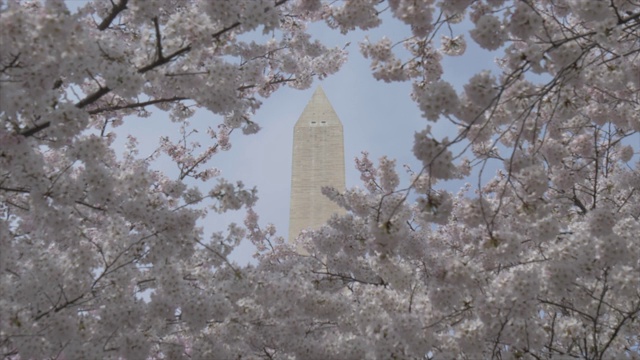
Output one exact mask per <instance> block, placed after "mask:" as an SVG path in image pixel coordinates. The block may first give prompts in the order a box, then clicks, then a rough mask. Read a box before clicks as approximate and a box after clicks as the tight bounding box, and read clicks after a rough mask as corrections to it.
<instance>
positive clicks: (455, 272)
mask: <svg viewBox="0 0 640 360" xmlns="http://www.w3.org/2000/svg"><path fill="white" fill-rule="evenodd" d="M0 9H1V10H0V11H1V12H0V30H1V34H2V36H1V37H0V38H1V40H2V44H1V46H2V52H0V86H1V89H0V90H1V91H0V104H1V108H0V122H1V125H2V126H0V199H1V202H0V204H1V205H0V210H1V211H2V212H1V214H2V221H1V222H0V249H1V250H2V251H1V252H0V271H2V277H1V278H0V309H1V311H0V351H2V355H3V357H4V358H9V359H30V358H67V359H75V358H83V359H90V358H97V359H103V358H131V359H134V358H135V359H138V358H166V359H180V358H201V359H208V358H221V359H239V358H267V359H290V358H298V359H315V358H318V359H324V358H345V359H361V358H371V359H373V358H381V359H394V358H395V359H425V358H434V359H448V358H456V359H458V358H467V359H477V358H533V359H554V358H560V357H565V358H567V357H568V358H588V359H609V358H634V357H638V344H640V338H639V337H638V334H640V321H639V319H638V317H639V316H640V282H639V281H638V279H640V250H639V247H638V241H639V240H638V234H640V193H639V191H638V188H639V186H638V184H640V172H639V170H638V162H637V156H636V152H637V151H638V147H640V146H639V145H638V143H637V139H638V137H637V135H638V131H639V130H640V117H639V116H638V114H639V113H640V105H639V100H640V99H639V92H638V88H639V87H640V70H639V69H640V56H639V53H640V45H639V40H640V6H639V5H638V4H636V3H635V2H633V1H630V0H629V1H628V0H611V1H604V0H603V1H599V0H593V1H590V0H564V1H551V0H538V1H503V0H476V1H472V0H452V1H442V2H439V3H436V2H435V1H433V0H421V1H409V0H389V1H387V2H383V1H377V0H371V1H366V0H365V1H356V0H346V1H343V2H328V3H322V2H321V1H319V0H318V1H313V0H290V1H286V0H282V1H274V0H239V1H205V0H202V1H195V0H194V1H175V0H162V1H134V0H129V1H127V0H119V1H115V0H114V1H113V2H95V3H90V4H87V5H86V6H84V7H81V8H80V9H79V10H78V12H75V13H71V12H69V11H68V10H67V9H66V6H65V4H64V2H63V1H54V0H50V1H45V2H43V3H41V2H24V3H14V2H9V3H8V4H3V3H2V2H0ZM384 14H389V15H390V16H389V17H391V18H393V20H394V21H399V22H400V23H402V24H405V25H406V26H407V27H408V28H410V30H411V32H412V36H411V37H410V38H407V39H397V40H396V41H392V40H391V39H383V40H381V41H380V42H375V43H371V42H367V41H363V42H362V43H361V47H360V50H361V52H362V53H363V54H364V55H365V56H366V57H367V58H369V59H371V67H372V72H373V76H374V77H376V78H377V79H379V80H383V81H385V82H393V81H408V82H411V83H412V86H413V94H412V96H413V99H414V100H415V102H416V104H417V106H418V107H419V108H420V109H421V111H422V112H423V115H424V118H425V119H426V121H430V122H435V121H444V122H450V123H452V124H453V125H455V126H456V127H457V128H458V129H459V130H458V133H457V134H455V136H453V135H452V136H451V138H444V139H436V138H434V137H433V136H432V135H431V132H430V127H429V126H428V125H427V126H426V127H425V129H424V130H422V131H419V132H417V133H416V134H415V138H414V139H413V141H414V148H413V152H414V155H415V157H416V158H417V159H418V160H419V161H421V163H422V167H421V168H418V169H410V170H409V175H410V177H411V180H410V182H409V183H408V184H406V185H401V181H400V177H399V175H398V173H397V170H396V163H395V161H394V160H392V159H388V158H386V157H383V158H381V159H380V160H379V162H378V164H377V165H374V163H373V161H371V160H370V159H369V158H368V156H367V154H366V153H364V154H363V156H362V157H361V158H359V159H357V160H356V167H357V169H358V171H359V172H360V173H361V178H362V181H363V183H364V189H360V188H355V189H349V190H347V191H344V192H339V191H336V190H335V189H328V188H327V189H324V192H325V194H326V195H327V196H329V197H330V198H332V199H333V200H334V201H336V202H337V203H338V204H340V205H341V206H343V207H344V208H345V209H346V210H347V211H346V214H345V215H343V216H336V217H334V218H332V219H331V220H330V221H329V222H328V223H327V225H326V226H324V227H323V228H321V229H319V230H317V231H309V232H303V233H302V234H301V235H300V236H299V238H298V239H297V240H296V241H297V242H298V244H299V245H300V246H304V247H305V248H306V251H307V254H298V253H296V252H295V251H293V249H294V248H295V246H292V245H288V244H285V242H284V241H283V239H282V238H280V237H278V236H277V233H276V232H275V229H274V227H273V226H270V225H269V226H266V227H261V226H260V225H259V220H258V215H257V214H255V213H254V212H253V210H251V206H252V205H253V204H254V203H255V201H256V199H257V197H256V193H255V190H252V189H246V188H245V187H244V185H243V184H242V183H230V182H228V181H226V180H224V179H223V178H221V177H220V175H219V174H218V173H217V172H216V171H215V169H211V168H209V167H208V166H209V164H210V163H211V160H212V159H214V157H215V155H216V154H217V153H218V152H220V151H223V150H227V149H228V148H229V146H230V141H231V138H232V135H233V134H236V133H237V132H238V131H241V132H243V133H245V134H251V133H254V132H256V131H257V130H258V129H259V126H258V124H256V123H255V122H254V121H253V120H252V117H251V115H252V114H253V113H254V112H255V111H256V110H257V109H258V108H259V106H260V103H261V99H264V98H267V97H268V96H269V95H270V94H271V93H273V91H275V90H277V89H278V88H280V87H282V86H293V87H296V88H305V87H308V86H309V85H310V84H311V82H312V80H313V78H314V77H319V78H322V77H325V76H327V75H329V74H331V73H334V72H336V71H337V70H338V69H339V67H340V65H341V63H342V62H343V61H344V59H345V54H344V52H343V50H341V49H329V48H327V47H325V46H324V45H322V44H321V43H319V42H317V41H314V40H312V39H311V37H310V36H309V35H308V33H307V32H306V24H307V23H309V22H324V23H325V24H326V25H327V27H328V28H330V29H335V30H336V31H341V32H343V33H347V32H350V31H352V30H354V29H362V30H368V29H371V28H375V27H378V26H379V25H380V24H381V21H382V20H381V18H382V16H383V15H384ZM465 19H468V20H465ZM461 21H471V23H472V24H473V27H472V30H471V31H469V32H463V31H459V28H460V26H459V23H460V22H461ZM256 31H257V32H260V31H263V32H264V33H268V34H270V36H269V37H268V38H269V39H268V40H266V41H265V42H263V43H257V42H256V41H250V40H248V39H249V38H250V37H251V36H250V35H251V34H252V33H255V32H256ZM471 41H473V42H475V43H477V44H478V45H480V46H481V47H482V48H484V49H486V50H489V51H495V52H496V56H498V57H499V61H498V64H499V65H500V71H493V72H492V71H485V72H481V73H479V74H476V75H475V76H473V77H472V78H471V79H469V82H468V83H467V84H466V85H465V86H464V88H463V90H462V91H461V92H457V91H456V90H455V88H454V87H453V86H452V85H451V84H450V83H449V82H447V81H446V77H445V76H444V75H445V74H443V70H442V66H441V61H442V59H443V58H444V57H446V56H464V55H465V50H466V48H467V46H466V43H467V42H471ZM533 75H536V76H535V77H534V76H533ZM534 79H535V80H534ZM154 107H155V108H157V109H154ZM195 108H202V109H206V110H208V111H211V112H212V113H215V114H220V115H222V116H223V119H224V120H223V123H222V124H212V126H211V127H210V129H208V134H209V135H210V138H211V144H209V146H207V147H206V148H205V149H204V150H201V148H199V147H198V146H197V144H193V143H190V141H189V138H190V134H191V132H190V130H189V129H190V128H189V122H188V120H189V118H190V117H191V116H192V115H193V112H194V109H195ZM152 109H154V110H152ZM158 110H160V111H166V112H169V113H170V114H171V118H172V120H173V121H175V122H177V123H179V124H181V125H182V128H183V130H182V132H181V133H180V134H179V138H178V139H172V138H171V137H170V136H167V137H163V138H162V139H161V143H160V146H159V148H158V150H157V151H156V152H155V153H154V154H153V155H152V156H151V157H141V156H140V155H139V154H138V152H137V148H136V139H135V138H133V137H129V139H128V146H127V148H126V149H124V150H125V151H124V153H123V154H121V153H120V152H122V149H116V148H115V146H114V141H115V138H116V136H122V135H120V134H118V133H117V127H118V126H119V125H121V124H122V123H123V122H124V121H127V117H129V116H143V117H144V116H149V115H150V114H151V111H158ZM634 141H635V142H634ZM159 157H167V158H170V159H171V160H172V161H173V162H175V164H176V166H177V168H178V169H179V172H178V175H177V176H176V177H171V176H169V175H168V174H163V173H159V172H157V171H154V170H153V164H154V162H155V161H156V160H157V159H158V158H159ZM634 161H635V162H634ZM496 167H498V168H499V170H498V171H497V173H496V174H495V176H494V177H493V178H492V179H491V180H489V181H484V180H483V179H485V178H486V177H487V175H486V172H488V171H491V170H490V169H493V168H496ZM451 179H469V180H470V184H469V185H468V186H467V187H465V188H463V189H460V191H459V192H457V193H452V192H449V191H446V190H444V189H442V188H441V187H440V185H442V184H444V183H446V181H447V180H451ZM473 179H475V181H474V180H473ZM192 181H200V182H201V183H200V184H199V185H198V186H195V185H193V182H192ZM243 207H247V208H248V210H247V219H246V221H245V226H244V228H243V227H241V226H239V225H235V224H230V225H229V229H228V231H227V232H226V233H214V234H204V232H203V230H202V229H201V228H199V227H198V226H197V225H196V220H197V219H198V218H200V217H204V216H207V214H208V213H211V212H213V213H220V212H225V211H227V210H232V209H241V208H243ZM245 237H247V238H248V239H250V240H251V241H253V242H254V244H256V247H257V249H258V253H257V254H256V256H257V258H258V260H259V262H258V263H257V264H256V265H247V266H239V265H237V264H233V263H232V262H230V261H229V260H228V259H227V255H228V254H229V253H230V252H231V251H232V250H233V248H234V247H235V246H236V245H237V244H238V243H239V242H240V241H241V240H242V239H243V238H245Z"/></svg>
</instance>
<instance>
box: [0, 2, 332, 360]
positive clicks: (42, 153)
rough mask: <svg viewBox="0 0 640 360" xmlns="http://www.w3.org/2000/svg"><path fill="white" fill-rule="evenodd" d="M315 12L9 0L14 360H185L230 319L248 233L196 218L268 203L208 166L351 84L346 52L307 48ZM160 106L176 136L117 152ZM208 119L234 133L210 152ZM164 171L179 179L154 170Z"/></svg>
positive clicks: (6, 41)
mask: <svg viewBox="0 0 640 360" xmlns="http://www.w3.org/2000/svg"><path fill="white" fill-rule="evenodd" d="M313 6H314V4H313V3H307V2H304V1H303V2H293V1H292V2H287V1H257V0H247V1H182V0H176V1H172V0H169V1H146V0H144V1H127V0H118V1H114V2H110V1H96V2H93V3H88V4H86V5H84V6H82V7H80V8H79V9H78V10H77V11H76V12H73V13H72V12H71V11H69V10H68V9H67V7H66V4H65V2H64V1H61V0H59V1H55V0H53V1H43V2H40V1H34V2H14V1H9V2H4V1H3V2H0V9H1V10H0V33H1V37H0V38H1V40H2V44H1V47H2V51H1V52H0V85H1V86H2V87H1V92H0V104H1V106H2V107H1V109H0V122H1V125H0V204H1V205H0V214H1V216H2V221H1V222H0V248H1V252H0V269H1V270H0V271H1V272H2V277H1V278H0V279H1V280H0V308H1V311H0V354H1V355H2V358H15V359H18V358H19V359H32V358H34V359H35V358H38V359H44V358H67V359H90V358H96V359H104V358H130V359H140V358H146V357H149V356H162V357H164V358H171V359H176V358H179V357H180V356H184V354H185V352H187V350H186V348H185V345H184V344H189V349H192V350H188V351H193V352H197V351H196V349H197V341H196V340H195V339H197V338H198V336H199V334H201V330H202V329H203V328H204V327H207V326H211V324H214V323H218V322H225V321H228V319H229V316H230V315H231V314H233V312H234V306H236V304H235V301H236V300H235V299H234V296H235V295H233V293H234V291H235V292H238V291H239V289H242V288H243V286H245V285H243V284H242V282H241V279H242V278H243V277H244V275H243V274H242V270H241V269H240V268H239V267H238V266H235V265H233V264H231V263H230V262H229V261H228V260H227V255H228V254H229V253H230V252H231V251H232V250H233V248H234V247H235V245H237V244H238V242H239V241H240V240H241V239H242V237H243V233H244V231H243V230H242V229H241V228H240V227H238V226H235V225H233V224H232V225H230V226H229V229H228V232H226V233H214V234H206V235H205V234H203V230H202V229H201V228H199V227H198V226H196V220H197V219H198V218H200V217H204V216H206V215H207V212H214V213H216V212H217V213H220V212H225V211H227V210H234V209H240V208H242V207H244V206H250V205H251V204H253V203H254V202H255V200H256V194H255V190H253V189H247V188H245V187H244V185H243V184H242V183H231V182H228V181H226V180H225V179H223V178H220V177H219V176H218V175H219V174H218V173H217V172H216V170H215V169H213V168H211V167H210V163H211V162H210V160H211V159H212V158H213V157H214V156H215V155H216V154H217V153H218V152H220V151H223V150H226V149H228V148H229V146H230V135H231V133H232V132H233V133H237V132H239V131H241V132H242V133H245V134H252V133H255V132H256V131H258V129H259V126H258V124H256V123H255V122H254V121H253V120H252V118H251V115H252V114H253V113H254V112H255V111H256V110H257V109H258V108H259V107H260V104H261V99H264V98H267V97H269V95H270V94H272V93H273V92H274V91H275V90H277V89H278V88H280V87H282V86H285V85H288V86H292V87H294V88H306V87H309V86H310V84H311V83H312V81H313V79H314V78H323V77H325V76H327V75H328V74H331V73H333V72H335V71H337V70H338V68H339V67H340V65H341V63H342V62H343V61H344V59H345V54H344V52H343V51H342V50H341V49H329V48H327V47H325V46H323V45H322V44H320V43H319V42H318V41H315V40H313V39H312V38H311V37H310V36H309V35H308V34H307V33H306V32H305V24H306V22H307V21H308V20H310V19H311V18H312V17H313V16H315V15H314V14H315V13H313V12H312V11H315V10H317V9H314V8H313ZM262 32H264V33H265V34H270V36H268V37H267V40H266V41H265V42H263V43H257V42H255V41H251V40H249V39H250V38H251V34H252V33H257V34H261V33H262ZM154 108H157V109H156V111H157V110H160V111H164V112H168V113H169V114H170V116H171V119H172V120H173V121H174V122H177V123H179V124H182V125H183V130H182V133H181V134H180V136H179V137H178V138H177V139H175V138H173V137H170V136H167V137H163V138H162V139H161V144H160V146H159V148H158V151H156V152H155V153H154V154H153V155H152V156H150V157H147V158H145V157H141V156H140V155H139V154H138V152H137V148H136V139H135V138H133V137H130V138H129V139H128V141H127V144H128V145H127V149H116V148H115V147H114V141H115V138H116V134H117V127H118V126H119V125H121V124H122V123H123V121H126V118H127V117H129V116H138V117H148V116H150V114H151V112H152V111H153V110H152V109H154ZM197 108H201V109H204V110H208V111H210V112H212V113H214V114H219V115H221V116H223V117H224V121H223V123H221V124H218V123H214V124H211V127H210V128H209V129H208V130H207V129H204V130H207V133H208V134H209V135H210V139H211V140H210V142H209V144H208V145H207V146H205V147H204V149H203V148H201V147H200V146H199V145H198V144H193V143H191V142H190V139H189V138H190V134H191V130H190V127H189V124H188V119H189V118H190V117H191V116H192V115H193V113H194V110H195V109H197ZM149 120H150V123H151V122H153V119H149ZM152 126H153V125H152ZM202 133H204V131H203V132H202ZM168 135H169V134H168ZM161 156H163V157H164V158H170V159H171V160H172V161H173V162H175V164H176V166H177V168H178V169H179V175H178V176H177V177H170V176H169V175H167V174H163V173H159V172H157V171H154V170H153V167H152V164H153V163H154V161H155V160H156V159H157V158H158V157H161ZM216 178H217V179H216ZM189 180H191V182H189ZM195 180H197V181H201V185H200V186H194V185H193V181H195ZM239 281H240V282H239ZM230 284H231V285H233V286H232V287H233V289H235V290H232V289H226V288H227V287H228V286H229V285H230ZM228 290H229V291H228ZM183 323H187V324H188V327H186V328H183V329H181V330H178V327H180V326H181V324H183ZM180 354H182V355H180Z"/></svg>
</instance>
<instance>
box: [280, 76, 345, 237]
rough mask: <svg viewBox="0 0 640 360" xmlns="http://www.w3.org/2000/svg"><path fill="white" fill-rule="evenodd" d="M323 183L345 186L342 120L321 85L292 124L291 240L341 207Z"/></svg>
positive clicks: (314, 227) (316, 226)
mask: <svg viewBox="0 0 640 360" xmlns="http://www.w3.org/2000/svg"><path fill="white" fill-rule="evenodd" d="M323 186H333V187H335V188H336V189H338V190H339V191H342V190H344V188H345V176H344V140H343V133H342V123H341V122H340V119H338V115H336V112H335V111H334V110H333V107H332V106H331V103H329V100H328V99H327V97H326V95H325V94H324V91H322V88H321V87H319V86H318V88H317V89H316V91H315V92H314V93H313V96H312V97H311V100H310V101H309V103H308V104H307V106H306V107H305V109H304V111H303V112H302V115H300V118H299V119H298V122H296V125H295V126H294V128H293V164H292V172H291V212H290V216H289V241H290V242H291V241H293V240H294V239H295V238H296V237H297V236H298V234H299V233H300V231H302V230H304V229H308V228H312V229H317V228H319V227H320V225H322V224H324V223H325V222H326V221H327V220H328V219H329V218H330V217H331V215H333V214H334V213H340V212H341V209H340V208H339V207H338V205H336V204H335V203H333V202H332V201H330V200H329V199H327V197H326V196H324V195H322V193H321V189H322V187H323Z"/></svg>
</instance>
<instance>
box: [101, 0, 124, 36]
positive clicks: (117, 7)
mask: <svg viewBox="0 0 640 360" xmlns="http://www.w3.org/2000/svg"><path fill="white" fill-rule="evenodd" d="M128 2H129V0H120V2H119V3H118V4H113V2H112V3H111V4H112V5H113V7H112V8H111V12H110V13H109V14H108V15H107V16H106V17H105V18H104V19H103V20H102V22H101V23H100V25H98V30H100V31H104V30H106V29H107V28H109V25H111V22H113V20H114V19H115V18H116V17H117V16H118V14H120V13H121V12H122V11H123V10H125V9H126V8H127V3H128Z"/></svg>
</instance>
